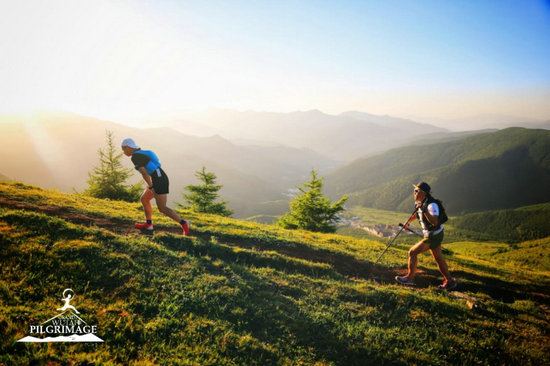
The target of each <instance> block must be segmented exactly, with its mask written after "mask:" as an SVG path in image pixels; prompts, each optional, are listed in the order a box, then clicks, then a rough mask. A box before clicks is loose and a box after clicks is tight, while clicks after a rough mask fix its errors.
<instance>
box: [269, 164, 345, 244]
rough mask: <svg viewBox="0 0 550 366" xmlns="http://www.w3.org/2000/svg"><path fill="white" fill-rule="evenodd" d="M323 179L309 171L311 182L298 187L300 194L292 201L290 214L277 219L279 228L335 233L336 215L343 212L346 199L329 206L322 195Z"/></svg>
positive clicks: (328, 202) (328, 200)
mask: <svg viewBox="0 0 550 366" xmlns="http://www.w3.org/2000/svg"><path fill="white" fill-rule="evenodd" d="M323 179H324V178H318V177H317V172H316V171H315V170H312V171H311V180H310V181H309V182H307V183H303V184H302V187H298V190H299V191H300V192H301V194H299V195H298V196H296V197H295V198H293V199H292V201H291V202H290V212H287V213H286V214H285V215H284V216H282V217H280V218H279V221H278V223H277V224H278V225H279V226H281V227H283V228H285V229H303V230H310V231H318V232H323V233H332V232H335V231H336V223H337V222H338V220H339V217H338V214H339V213H340V212H342V211H344V203H345V202H346V200H347V199H348V197H347V196H343V197H342V198H340V199H339V200H338V201H337V202H335V203H332V204H331V203H330V199H328V198H327V197H325V196H323V193H322V189H323Z"/></svg>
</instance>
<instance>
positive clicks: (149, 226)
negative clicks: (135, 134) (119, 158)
mask: <svg viewBox="0 0 550 366" xmlns="http://www.w3.org/2000/svg"><path fill="white" fill-rule="evenodd" d="M122 151H123V152H124V154H125V155H126V156H130V157H131V158H132V163H134V166H135V168H136V170H137V171H139V172H140V173H141V175H142V177H143V180H144V181H145V183H147V188H145V191H144V192H143V194H142V195H141V204H142V205H143V211H144V212H145V222H141V223H136V224H135V227H136V228H138V229H140V230H145V231H150V232H152V231H153V222H152V207H151V200H152V199H153V198H154V199H155V202H156V203H157V207H158V209H159V211H160V212H162V213H163V214H165V215H166V216H168V217H170V218H171V219H172V220H174V221H176V222H177V223H179V224H180V225H181V228H182V233H183V235H185V236H188V235H189V226H190V223H189V220H183V219H182V218H181V217H179V216H178V214H177V213H176V212H175V211H174V210H172V209H171V208H170V207H168V206H166V201H167V199H168V187H169V181H168V176H167V175H166V173H165V172H164V170H162V168H161V164H160V162H159V159H158V157H157V155H156V154H155V153H154V152H152V151H150V150H141V148H140V147H139V146H137V145H136V143H135V142H134V140H132V139H130V138H127V139H124V141H122Z"/></svg>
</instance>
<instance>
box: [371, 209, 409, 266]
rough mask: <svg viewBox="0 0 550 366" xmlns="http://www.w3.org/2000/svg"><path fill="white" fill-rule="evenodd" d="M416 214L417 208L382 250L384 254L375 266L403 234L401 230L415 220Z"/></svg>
mask: <svg viewBox="0 0 550 366" xmlns="http://www.w3.org/2000/svg"><path fill="white" fill-rule="evenodd" d="M415 214H416V209H415V210H414V211H413V213H412V214H411V217H409V219H408V220H407V223H406V224H405V225H403V226H401V225H400V226H401V229H400V230H399V231H398V232H397V234H395V236H394V237H393V238H392V239H391V240H390V242H389V244H388V246H387V247H386V249H384V251H383V252H382V254H380V256H379V257H378V259H377V260H376V262H374V264H373V266H374V265H376V264H377V263H378V261H379V260H380V258H382V256H383V255H384V254H386V252H387V251H388V249H389V248H390V246H391V245H392V244H393V242H394V241H395V239H396V238H397V237H398V236H399V234H401V232H402V231H403V229H405V227H406V226H407V225H409V224H410V223H411V221H412V220H413V217H414V215H415Z"/></svg>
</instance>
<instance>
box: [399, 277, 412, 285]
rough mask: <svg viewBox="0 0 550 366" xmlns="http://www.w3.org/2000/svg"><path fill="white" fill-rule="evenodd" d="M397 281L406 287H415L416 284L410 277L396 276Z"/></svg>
mask: <svg viewBox="0 0 550 366" xmlns="http://www.w3.org/2000/svg"><path fill="white" fill-rule="evenodd" d="M395 280H396V281H397V282H399V283H400V284H402V285H405V286H414V282H413V281H412V280H411V279H410V278H409V277H405V276H395Z"/></svg>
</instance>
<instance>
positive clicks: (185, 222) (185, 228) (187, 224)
mask: <svg viewBox="0 0 550 366" xmlns="http://www.w3.org/2000/svg"><path fill="white" fill-rule="evenodd" d="M190 227H191V221H189V220H183V225H181V228H182V229H183V235H185V236H189V228H190Z"/></svg>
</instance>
